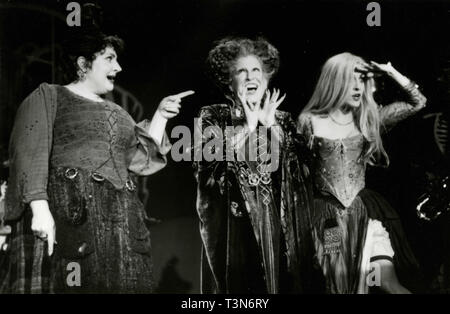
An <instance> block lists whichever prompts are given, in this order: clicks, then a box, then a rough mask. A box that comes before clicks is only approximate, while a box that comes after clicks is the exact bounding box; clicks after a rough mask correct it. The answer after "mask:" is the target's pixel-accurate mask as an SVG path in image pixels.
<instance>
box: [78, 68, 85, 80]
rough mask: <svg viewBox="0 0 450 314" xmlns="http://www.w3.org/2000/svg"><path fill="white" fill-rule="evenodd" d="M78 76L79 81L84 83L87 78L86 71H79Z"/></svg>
mask: <svg viewBox="0 0 450 314" xmlns="http://www.w3.org/2000/svg"><path fill="white" fill-rule="evenodd" d="M77 75H78V80H79V81H84V79H85V78H86V71H84V70H81V69H79V70H78V71H77Z"/></svg>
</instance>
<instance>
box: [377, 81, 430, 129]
mask: <svg viewBox="0 0 450 314" xmlns="http://www.w3.org/2000/svg"><path fill="white" fill-rule="evenodd" d="M403 89H404V91H405V92H406V93H407V94H408V98H409V101H408V102H404V101H397V102H394V103H392V104H390V105H388V106H385V107H382V108H380V121H381V126H382V128H381V131H382V132H387V131H389V130H390V129H392V128H393V127H394V126H395V125H396V124H397V123H398V122H400V121H402V120H404V119H406V118H408V117H409V116H412V115H413V114H415V113H416V112H418V111H419V110H421V109H423V108H424V107H425V104H426V101H427V99H426V98H425V96H424V95H423V94H422V93H421V92H420V91H419V87H418V85H417V84H415V83H414V82H412V81H411V82H410V83H409V84H408V85H406V86H405V87H403Z"/></svg>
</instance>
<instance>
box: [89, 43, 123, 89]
mask: <svg viewBox="0 0 450 314" xmlns="http://www.w3.org/2000/svg"><path fill="white" fill-rule="evenodd" d="M120 71H122V68H121V67H120V65H119V63H118V62H117V54H116V52H115V50H114V48H112V47H106V48H105V50H103V51H102V52H101V53H99V54H97V56H96V58H95V59H94V61H93V62H92V66H91V68H90V69H89V70H88V71H87V72H86V79H85V81H84V83H85V84H86V85H87V86H89V89H90V90H91V91H92V92H93V93H95V94H97V95H102V94H106V93H107V92H110V91H112V90H113V89H114V79H115V77H116V75H117V73H119V72H120Z"/></svg>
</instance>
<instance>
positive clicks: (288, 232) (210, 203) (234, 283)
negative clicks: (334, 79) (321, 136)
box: [194, 105, 313, 293]
mask: <svg viewBox="0 0 450 314" xmlns="http://www.w3.org/2000/svg"><path fill="white" fill-rule="evenodd" d="M243 119H244V117H243V115H242V114H239V109H236V108H232V107H230V106H228V105H213V106H208V107H204V108H202V110H201V112H200V120H199V126H198V129H197V132H201V135H202V142H201V143H199V145H197V146H196V147H195V151H194V153H195V152H196V151H200V152H201V151H203V150H204V149H213V150H214V149H216V150H219V153H220V156H221V157H220V158H216V160H213V161H205V160H199V161H197V162H195V163H194V167H195V176H196V179H197V182H198V188H197V211H198V215H199V219H200V233H201V237H202V240H203V253H202V292H203V293H278V292H284V293H289V292H300V291H305V290H307V289H311V287H312V279H311V277H312V273H313V272H312V241H311V234H310V231H311V229H310V216H309V211H310V205H311V203H310V202H311V200H312V195H311V189H310V187H309V181H308V180H307V179H306V177H305V173H304V172H303V170H304V168H303V164H302V163H301V162H300V160H299V158H301V155H300V157H298V156H299V151H298V147H299V144H300V142H301V141H302V140H301V138H299V137H297V136H296V132H295V125H294V123H293V121H292V119H291V118H290V116H289V114H287V113H285V112H277V113H276V119H277V122H278V125H279V126H280V130H281V132H280V133H277V132H274V133H272V137H271V138H268V140H269V142H271V141H274V140H278V141H279V143H280V146H279V151H280V152H281V155H280V156H279V159H277V160H276V162H278V164H279V165H278V168H277V169H276V171H274V172H271V173H270V175H267V174H266V171H264V169H263V168H264V167H262V166H263V165H265V163H264V162H261V159H264V158H263V156H261V154H259V153H258V154H256V156H255V157H256V159H255V160H252V159H251V158H246V159H238V158H237V156H238V154H239V153H240V150H236V147H232V148H231V149H230V148H229V147H228V149H223V148H219V149H217V148H215V147H214V148H212V147H211V146H210V144H208V143H211V142H215V143H217V144H218V145H219V146H222V147H227V146H226V144H227V143H241V146H240V147H250V146H252V145H254V147H258V145H261V144H263V145H264V144H268V142H261V139H262V137H261V134H259V133H254V134H256V136H251V135H250V134H248V132H247V133H243V134H237V135H235V136H236V137H240V139H239V140H236V138H234V139H232V138H229V137H233V136H234V135H233V134H231V135H229V134H228V135H227V136H225V138H219V135H220V134H227V133H226V127H227V126H235V127H237V126H241V125H242V122H243ZM208 130H209V132H208ZM264 141H265V139H264ZM268 146H270V145H268ZM250 152H251V151H250ZM196 155H197V156H198V154H196ZM230 155H231V156H234V158H235V159H234V161H228V162H227V161H226V157H227V156H228V157H229V156H230ZM243 156H246V157H249V155H248V154H243Z"/></svg>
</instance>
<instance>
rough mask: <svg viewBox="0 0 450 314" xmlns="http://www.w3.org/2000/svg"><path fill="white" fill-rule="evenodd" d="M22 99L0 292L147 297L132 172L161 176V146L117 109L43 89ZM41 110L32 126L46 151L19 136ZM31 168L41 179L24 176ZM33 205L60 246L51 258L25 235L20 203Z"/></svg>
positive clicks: (145, 252)
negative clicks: (42, 211) (45, 215)
mask: <svg viewBox="0 0 450 314" xmlns="http://www.w3.org/2000/svg"><path fill="white" fill-rule="evenodd" d="M45 95H52V97H46V96H45ZM27 99H28V100H26V101H25V102H24V103H23V104H22V105H21V107H20V108H21V109H19V113H18V115H17V118H16V125H15V131H13V138H12V140H11V143H15V144H18V142H17V138H20V139H21V140H23V141H25V143H26V144H27V145H24V144H23V143H20V145H19V144H18V145H15V146H13V147H12V149H11V151H12V153H13V155H12V158H13V159H12V164H13V165H14V166H13V168H14V171H13V172H12V174H15V175H16V177H11V178H10V182H15V190H14V191H15V193H12V195H10V194H9V192H10V191H9V190H8V197H10V202H9V203H8V205H7V206H10V208H9V213H10V215H9V219H10V224H11V225H13V226H14V227H13V234H12V236H11V250H10V254H9V255H10V256H9V259H10V260H9V271H8V275H7V280H5V281H4V282H3V284H2V291H3V292H9V293H28V292H32V293H47V292H70V293H72V292H82V293H90V292H97V293H98V292H150V291H152V288H153V286H152V285H153V283H152V263H151V256H150V233H149V230H148V229H147V227H146V225H145V221H146V219H147V218H146V214H145V212H144V209H143V205H142V203H141V202H140V201H139V199H138V196H137V192H136V187H135V185H134V181H133V175H132V174H131V171H133V172H134V173H136V174H139V175H147V174H150V173H153V172H155V171H157V170H159V169H161V168H162V167H163V166H164V165H165V161H166V159H165V156H164V154H166V153H167V152H168V150H169V149H170V145H169V144H168V142H167V139H165V140H163V142H162V143H163V144H162V146H158V145H157V144H156V143H155V141H153V139H151V138H150V137H149V136H148V135H147V133H146V131H145V127H146V124H147V123H148V122H144V123H143V124H141V126H140V125H136V124H135V123H134V121H133V120H132V119H131V118H130V117H129V115H128V114H127V113H125V111H124V110H123V109H121V108H120V107H118V106H117V105H114V104H112V103H109V102H107V101H105V102H101V103H98V102H94V101H91V100H88V99H85V98H83V97H80V96H77V95H75V94H73V93H71V92H69V91H68V90H67V89H66V88H64V87H61V86H51V85H47V84H43V85H41V86H40V88H39V89H37V90H36V91H35V92H33V94H32V96H29V97H28V98H27ZM30 101H32V102H30ZM56 101H58V105H57V106H56V104H54V103H53V102H56ZM31 108H32V109H31ZM56 108H57V109H56ZM27 109H30V111H28V110H27ZM40 110H44V112H46V111H51V112H50V113H48V114H46V117H47V120H46V121H45V123H40V124H39V123H38V122H34V123H35V124H34V125H39V128H38V130H39V133H40V135H41V136H42V138H44V139H45V138H51V139H52V140H51V142H50V143H51V145H49V147H50V148H48V147H47V146H48V143H47V144H45V145H44V146H45V147H44V148H45V149H44V148H43V147H41V146H42V145H41V143H40V142H39V141H36V142H30V136H31V133H26V134H23V133H22V132H27V131H25V130H27V127H25V129H23V128H22V126H27V125H28V123H29V122H30V121H31V120H32V119H33V118H32V117H31V116H30V115H32V114H37V113H40ZM41 116H42V115H41ZM36 121H38V120H36ZM44 142H45V141H44ZM26 149H28V150H29V152H28V151H26ZM50 151H51V154H50ZM30 152H35V153H36V154H38V155H36V156H31V155H30ZM41 155H42V156H41ZM33 160H36V161H38V162H37V163H36V167H38V168H40V172H36V171H34V170H31V169H29V168H27V167H29V166H30V163H31V164H33V165H34V163H33ZM45 160H46V162H47V164H45V162H44V161H45ZM26 166H27V167H26ZM36 173H38V174H40V175H38V178H35V177H34V175H35V174H36ZM18 174H23V175H22V176H20V175H18ZM24 178H27V180H24ZM44 179H45V180H44ZM38 183H41V184H38ZM29 186H31V187H33V188H34V189H33V190H30V188H29ZM24 191H27V192H26V193H25V194H26V197H25V198H24V196H23V195H25V194H23V193H21V192H24ZM34 199H47V200H48V201H49V206H50V210H51V212H52V215H53V217H54V219H55V223H56V240H57V242H58V244H57V245H56V248H55V253H54V255H53V256H52V257H51V258H49V257H47V256H46V243H45V242H43V241H41V240H37V239H36V238H35V237H34V236H33V234H32V232H31V230H30V225H31V223H30V219H31V217H30V216H31V211H30V209H29V205H28V202H23V201H20V200H24V201H25V200H28V201H31V200H34ZM14 200H15V201H16V203H14V202H12V201H14ZM7 210H8V207H7ZM17 215H19V217H18V218H17V219H15V220H12V219H11V217H15V216H17ZM70 262H77V263H79V264H80V265H81V287H77V286H74V287H72V286H70V285H68V284H67V281H66V279H67V275H68V271H67V266H68V264H69V263H70Z"/></svg>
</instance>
